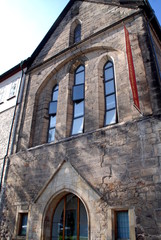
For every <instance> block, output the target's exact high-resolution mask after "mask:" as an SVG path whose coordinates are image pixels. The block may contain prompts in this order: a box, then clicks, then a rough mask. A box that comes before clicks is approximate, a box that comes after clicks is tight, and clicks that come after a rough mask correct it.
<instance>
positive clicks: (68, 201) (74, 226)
mask: <svg viewBox="0 0 161 240" xmlns="http://www.w3.org/2000/svg"><path fill="white" fill-rule="evenodd" d="M51 239H52V240H60V239H61V240H67V239H68V240H69V239H71V240H75V239H79V240H87V239H88V223H87V213H86V210H85V207H84V205H83V203H82V202H81V201H80V200H79V198H78V197H76V196H75V195H73V194H68V195H66V196H65V197H64V198H63V199H62V200H61V201H60V203H59V204H58V205H57V207H56V209H55V211H54V216H53V223H52V238H51Z"/></svg>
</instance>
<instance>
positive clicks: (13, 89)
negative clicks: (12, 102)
mask: <svg viewBox="0 0 161 240" xmlns="http://www.w3.org/2000/svg"><path fill="white" fill-rule="evenodd" d="M16 91H17V81H15V82H12V83H11V88H10V92H9V96H8V99H10V98H13V97H15V96H16Z"/></svg>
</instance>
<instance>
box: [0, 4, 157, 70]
mask: <svg viewBox="0 0 161 240" xmlns="http://www.w3.org/2000/svg"><path fill="white" fill-rule="evenodd" d="M68 1H69V0H0V32H1V37H0V74H2V73H3V72H5V71H7V70H9V69H10V68H12V67H14V66H15V65H17V64H18V63H20V62H21V61H22V60H24V59H26V58H28V57H30V56H31V54H32V53H33V51H34V50H35V49H36V47H37V46H38V44H39V43H40V42H41V40H42V38H43V37H44V36H45V34H46V33H47V32H48V30H49V29H50V27H51V26H52V24H53V23H54V21H55V20H56V18H57V17H58V16H59V14H60V13H61V11H62V10H63V8H64V7H65V6H66V4H67V3H68ZM150 3H151V5H152V7H153V8H154V10H155V13H156V15H157V17H158V19H159V21H160V23H161V0H150Z"/></svg>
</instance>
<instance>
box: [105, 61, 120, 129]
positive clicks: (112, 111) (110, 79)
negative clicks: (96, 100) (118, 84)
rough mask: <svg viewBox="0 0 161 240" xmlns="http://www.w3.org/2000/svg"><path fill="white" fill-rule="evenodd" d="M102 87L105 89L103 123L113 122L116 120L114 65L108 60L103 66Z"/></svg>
mask: <svg viewBox="0 0 161 240" xmlns="http://www.w3.org/2000/svg"><path fill="white" fill-rule="evenodd" d="M104 89H105V123H104V125H105V126H107V125H110V124H114V123H116V121H117V111H116V90H115V77H114V67H113V63H112V62H111V61H108V62H107V63H106V65H105V67H104Z"/></svg>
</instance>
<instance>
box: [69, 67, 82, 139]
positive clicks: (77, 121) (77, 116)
mask: <svg viewBox="0 0 161 240" xmlns="http://www.w3.org/2000/svg"><path fill="white" fill-rule="evenodd" d="M74 80H75V81H74V86H73V107H74V111H73V125H72V133H71V134H72V135H74V134H78V133H82V132H83V127H84V82H85V68H84V66H83V65H80V66H79V67H78V68H77V69H76V71H75V74H74Z"/></svg>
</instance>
